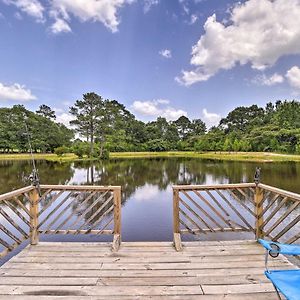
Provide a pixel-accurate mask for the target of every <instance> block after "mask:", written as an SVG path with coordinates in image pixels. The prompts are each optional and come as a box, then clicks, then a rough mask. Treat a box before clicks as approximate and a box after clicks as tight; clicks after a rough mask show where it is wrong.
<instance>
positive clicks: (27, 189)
mask: <svg viewBox="0 0 300 300" xmlns="http://www.w3.org/2000/svg"><path fill="white" fill-rule="evenodd" d="M33 189H34V186H26V187H24V188H21V189H18V190H15V191H11V192H8V193H5V194H2V195H0V201H4V200H7V199H11V198H13V197H16V196H19V195H22V194H24V193H27V192H30V191H32V190H33Z"/></svg>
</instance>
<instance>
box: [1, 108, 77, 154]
mask: <svg viewBox="0 0 300 300" xmlns="http://www.w3.org/2000/svg"><path fill="white" fill-rule="evenodd" d="M25 122H26V124H27V127H28V130H29V135H30V140H31V144H32V148H33V151H34V152H54V149H55V148H58V147H61V146H70V145H71V140H72V139H73V137H74V133H73V131H72V130H70V129H68V128H67V127H66V126H65V125H63V124H59V123H56V122H54V121H53V120H51V118H50V117H46V116H43V115H41V114H38V113H34V112H31V111H29V110H27V109H26V108H25V107H24V106H22V105H14V106H13V107H12V108H0V151H1V152H6V153H9V152H16V151H17V152H27V151H28V150H29V145H28V137H27V132H26V126H25Z"/></svg>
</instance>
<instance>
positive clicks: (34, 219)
mask: <svg viewBox="0 0 300 300" xmlns="http://www.w3.org/2000/svg"><path fill="white" fill-rule="evenodd" d="M29 199H30V224H31V229H30V243H31V245H36V244H37V243H38V242H39V235H38V215H39V207H38V203H39V193H38V191H37V189H36V188H35V189H33V190H32V191H30V192H29Z"/></svg>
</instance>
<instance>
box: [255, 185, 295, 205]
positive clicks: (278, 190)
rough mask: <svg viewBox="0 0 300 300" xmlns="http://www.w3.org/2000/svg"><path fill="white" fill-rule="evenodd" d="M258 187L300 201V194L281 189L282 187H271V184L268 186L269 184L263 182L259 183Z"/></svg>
mask: <svg viewBox="0 0 300 300" xmlns="http://www.w3.org/2000/svg"><path fill="white" fill-rule="evenodd" d="M258 187H260V188H262V189H264V190H267V191H270V192H273V193H276V194H280V195H282V196H285V197H288V198H292V199H293V200H297V201H300V195H299V194H297V193H293V192H289V191H286V190H282V189H279V188H276V187H273V186H270V185H267V184H263V183H259V184H258Z"/></svg>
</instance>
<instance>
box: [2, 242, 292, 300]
mask: <svg viewBox="0 0 300 300" xmlns="http://www.w3.org/2000/svg"><path fill="white" fill-rule="evenodd" d="M263 254H264V251H263V249H262V248H261V247H260V246H259V245H258V244H257V243H256V242H255V241H213V242H186V243H183V251H182V252H176V251H175V250H174V248H173V247H172V243H170V242H149V243H148V242H133V243H128V242H127V243H126V242H124V243H122V245H121V248H120V250H119V251H118V252H117V253H113V252H111V245H110V244H109V243H53V242H51V243H39V244H38V245H37V246H28V247H27V248H25V249H24V250H23V251H22V252H21V253H19V254H18V255H16V256H15V257H13V258H12V259H11V260H10V261H8V262H7V263H5V264H4V265H3V266H2V267H1V268H0V300H2V299H8V300H29V299H30V300H31V299H33V300H35V299H41V300H50V299H51V300H58V299H60V300H71V299H72V300H73V299H75V300H87V299H89V300H96V299H97V300H102V299H107V297H108V296H109V299H112V300H114V299H121V300H122V299H123V300H125V299H130V300H132V299H168V300H171V299H174V300H175V299H187V300H189V299H190V300H194V299H200V300H201V299H202V300H206V299H207V300H213V299H215V300H219V299H232V300H239V299H243V300H248V299H256V300H262V299H266V300H268V299H270V300H271V299H277V298H276V294H275V292H274V288H273V286H272V285H271V284H270V283H269V282H268V280H267V279H266V278H265V276H264V275H263V272H264V256H263ZM270 266H272V267H274V268H292V267H294V266H293V265H291V264H290V263H289V262H288V261H287V260H286V258H285V257H283V256H279V257H278V258H277V259H275V260H273V261H272V263H271V265H270Z"/></svg>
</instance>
